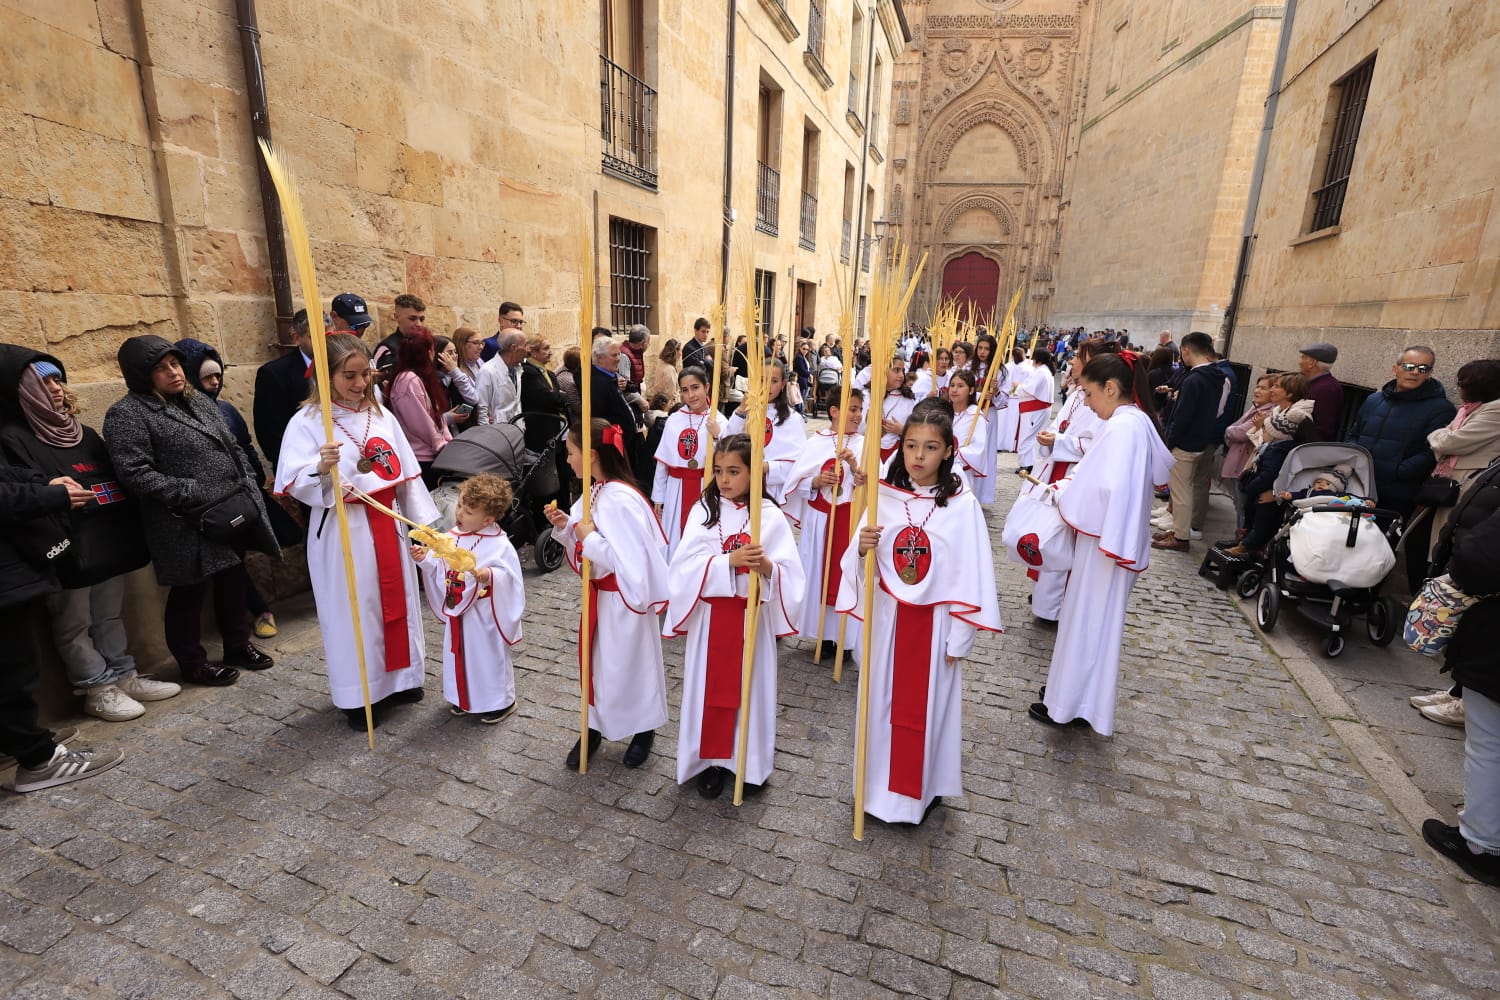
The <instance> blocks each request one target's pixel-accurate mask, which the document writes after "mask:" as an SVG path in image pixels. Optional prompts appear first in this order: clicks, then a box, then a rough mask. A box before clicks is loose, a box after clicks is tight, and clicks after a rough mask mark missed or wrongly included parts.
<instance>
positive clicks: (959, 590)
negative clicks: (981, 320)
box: [839, 384, 1002, 823]
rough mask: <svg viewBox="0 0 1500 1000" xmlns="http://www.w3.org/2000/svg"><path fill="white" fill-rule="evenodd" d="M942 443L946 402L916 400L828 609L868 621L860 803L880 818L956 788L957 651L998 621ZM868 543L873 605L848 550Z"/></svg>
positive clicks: (911, 817)
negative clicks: (873, 523) (835, 605)
mask: <svg viewBox="0 0 1500 1000" xmlns="http://www.w3.org/2000/svg"><path fill="white" fill-rule="evenodd" d="M950 389H951V384H950ZM953 452H954V448H953V428H952V423H951V420H950V419H949V417H948V416H947V414H946V412H944V411H943V410H940V409H937V408H935V407H926V406H924V407H922V408H920V409H919V410H917V411H915V412H914V413H913V414H912V416H911V418H910V420H908V422H907V426H906V429H905V433H904V434H903V435H902V447H901V450H900V451H899V452H897V453H896V456H895V457H894V458H892V460H891V464H890V467H889V468H888V470H887V472H886V476H885V478H884V479H883V480H882V482H881V483H880V488H879V498H878V501H877V503H878V508H877V514H876V520H877V522H878V527H876V528H869V527H864V528H861V529H860V542H859V544H858V545H851V546H850V547H849V548H848V550H847V551H846V552H845V553H844V565H843V586H842V587H841V588H840V590H839V611H840V612H842V613H845V614H848V615H851V616H853V617H854V618H855V619H857V620H859V621H860V622H863V620H864V619H865V618H866V616H867V614H868V615H870V617H871V625H872V630H871V636H870V643H871V645H870V648H869V651H868V655H867V656H866V658H865V661H864V665H863V669H865V670H868V671H869V672H870V673H869V706H868V710H867V711H868V715H867V717H866V725H867V736H866V746H865V787H864V809H865V812H867V813H869V814H870V815H872V816H875V817H876V818H878V819H882V820H885V821H886V822H888V823H920V822H922V820H923V819H925V818H926V816H927V814H928V813H929V812H930V811H931V809H932V808H933V807H934V806H935V805H937V803H938V800H939V799H940V798H941V797H942V796H945V795H947V796H953V795H962V794H963V761H962V747H963V676H962V674H961V673H960V663H961V661H962V660H964V659H966V658H967V657H968V656H969V653H970V652H971V651H972V649H973V645H974V639H975V637H976V635H977V634H978V632H979V631H980V630H987V631H995V632H999V631H1002V625H1001V621H1000V608H999V604H998V602H997V600H996V597H995V574H994V563H993V561H992V560H991V558H990V541H989V533H988V530H987V529H986V527H985V523H984V513H983V510H982V508H981V507H980V506H979V502H978V501H977V500H976V499H975V497H974V495H973V494H972V493H971V492H969V491H968V490H967V489H965V488H964V487H963V486H962V484H961V483H960V482H959V481H958V479H957V477H956V476H955V475H954V473H953ZM890 480H894V481H895V482H897V483H901V484H903V485H901V486H897V485H893V484H892V482H890ZM923 484H925V485H923ZM940 501H941V505H939V502H940ZM870 548H873V550H874V552H875V571H876V574H877V580H876V581H875V587H874V592H875V607H874V609H873V612H867V609H866V606H865V603H864V602H865V577H864V573H865V559H864V558H863V556H862V555H861V553H860V551H859V550H860V549H870ZM851 624H853V623H851Z"/></svg>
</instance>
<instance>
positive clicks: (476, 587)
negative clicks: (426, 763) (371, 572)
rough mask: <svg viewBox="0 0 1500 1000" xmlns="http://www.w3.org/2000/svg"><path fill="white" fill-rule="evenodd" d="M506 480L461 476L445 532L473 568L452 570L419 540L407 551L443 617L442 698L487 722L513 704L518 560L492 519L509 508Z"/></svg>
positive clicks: (521, 588) (520, 597)
mask: <svg viewBox="0 0 1500 1000" xmlns="http://www.w3.org/2000/svg"><path fill="white" fill-rule="evenodd" d="M510 505H511V490H510V484H509V483H507V482H506V481H505V480H503V479H501V478H500V477H499V476H495V475H490V474H489V473H484V474H481V475H478V476H475V477H473V478H472V479H469V480H466V481H465V482H464V485H463V489H462V490H461V491H460V492H459V495H458V510H457V512H456V513H455V516H454V524H453V528H452V530H450V531H449V534H450V535H451V536H452V537H453V542H454V544H455V545H457V546H458V548H460V549H466V550H468V551H469V552H472V553H473V554H474V562H475V569H474V572H472V573H460V572H458V571H457V570H454V569H451V568H449V566H448V564H447V563H446V562H444V561H443V560H442V559H441V558H439V557H437V556H434V555H431V554H430V553H429V551H428V550H427V549H426V548H424V547H423V546H421V545H413V546H412V548H411V556H412V558H413V559H415V560H416V562H417V568H418V570H419V571H420V572H421V574H422V577H423V582H424V584H425V586H424V589H425V590H426V592H427V604H428V606H429V607H430V608H432V613H433V614H435V615H437V617H438V621H440V622H442V623H443V626H444V627H443V697H444V698H446V699H447V700H448V704H449V705H451V706H453V707H452V709H451V711H452V712H453V714H454V715H467V716H469V717H471V718H474V719H478V720H479V721H480V722H483V723H487V724H490V725H494V724H495V723H497V722H500V721H501V720H503V719H505V718H507V717H508V716H510V715H511V713H513V712H514V711H515V710H516V676H515V670H514V668H513V665H512V662H511V656H510V647H512V646H514V645H515V644H516V643H518V642H520V641H521V616H522V614H524V613H525V611H526V587H525V584H524V583H523V582H522V580H521V560H520V559H518V558H516V550H515V547H514V546H512V545H511V544H510V539H509V538H507V537H505V529H504V528H502V527H500V524H499V521H500V519H501V518H503V517H505V515H506V514H507V513H508V512H509V511H510Z"/></svg>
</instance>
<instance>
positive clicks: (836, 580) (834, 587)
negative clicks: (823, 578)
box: [808, 490, 854, 608]
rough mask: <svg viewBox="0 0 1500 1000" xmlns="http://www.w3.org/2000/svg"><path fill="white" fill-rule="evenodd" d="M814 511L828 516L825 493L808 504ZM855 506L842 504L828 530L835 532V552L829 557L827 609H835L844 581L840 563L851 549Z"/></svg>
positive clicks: (821, 492)
mask: <svg viewBox="0 0 1500 1000" xmlns="http://www.w3.org/2000/svg"><path fill="white" fill-rule="evenodd" d="M808 506H809V507H811V508H812V509H813V510H821V511H822V512H823V513H824V515H827V513H828V508H829V506H830V504H829V502H828V501H827V500H825V499H824V498H823V491H822V490H819V491H818V492H817V493H815V494H813V498H812V502H811V503H809V504H808ZM853 507H854V505H853V504H852V503H841V504H839V505H838V509H837V510H836V511H835V513H834V515H833V517H832V518H830V519H829V522H828V529H827V530H829V531H832V532H833V552H832V554H831V555H830V556H829V557H828V558H829V560H830V562H829V566H828V603H827V605H826V607H830V608H832V607H834V605H835V604H836V603H837V601H838V593H839V584H841V583H842V582H843V580H844V573H843V570H842V569H841V568H840V566H839V563H840V562H842V561H843V558H844V552H845V551H846V550H847V549H848V548H849V516H850V512H851V510H852V509H853Z"/></svg>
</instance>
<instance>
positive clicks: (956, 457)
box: [953, 406, 995, 503]
mask: <svg viewBox="0 0 1500 1000" xmlns="http://www.w3.org/2000/svg"><path fill="white" fill-rule="evenodd" d="M993 414H994V411H993V410H992V411H990V413H989V414H987V415H985V416H982V417H981V416H980V415H979V407H977V406H970V407H969V408H968V409H966V410H964V412H962V413H956V414H954V415H953V440H954V441H956V442H957V447H955V448H954V449H953V464H954V465H955V466H962V468H963V472H964V475H965V476H966V477H967V479H968V482H969V483H970V484H971V487H970V488H971V489H973V490H974V497H975V499H977V500H978V501H979V502H980V503H993V502H994V501H995V449H994V448H993V447H992V446H991V444H990V442H991V441H992V440H993V439H992V438H991V437H990V429H991V423H992V422H991V419H990V417H991V416H993ZM970 428H973V436H972V437H970Z"/></svg>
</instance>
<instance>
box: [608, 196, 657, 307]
mask: <svg viewBox="0 0 1500 1000" xmlns="http://www.w3.org/2000/svg"><path fill="white" fill-rule="evenodd" d="M655 249H656V230H654V229H651V228H650V227H648V226H643V225H641V224H639V223H636V222H631V221H629V220H628V219H616V218H614V217H611V218H610V220H609V303H610V325H611V326H612V327H613V328H614V331H615V332H616V333H624V332H625V331H626V330H628V329H629V328H630V327H631V326H632V325H633V324H636V323H644V324H645V325H646V326H650V325H651V300H652V297H653V295H652V287H651V286H652V280H651V269H652V260H651V258H652V254H653V252H654V251H655Z"/></svg>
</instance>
